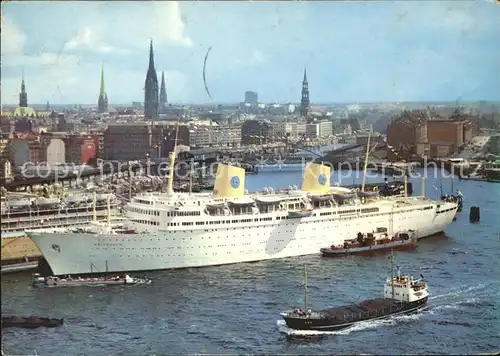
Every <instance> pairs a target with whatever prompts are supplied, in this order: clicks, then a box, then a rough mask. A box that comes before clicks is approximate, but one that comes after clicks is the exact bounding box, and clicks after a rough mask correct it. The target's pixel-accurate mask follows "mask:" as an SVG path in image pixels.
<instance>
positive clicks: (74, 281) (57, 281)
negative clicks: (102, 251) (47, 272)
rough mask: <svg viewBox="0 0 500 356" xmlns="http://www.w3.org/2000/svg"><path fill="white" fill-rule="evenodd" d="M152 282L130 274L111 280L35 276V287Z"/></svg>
mask: <svg viewBox="0 0 500 356" xmlns="http://www.w3.org/2000/svg"><path fill="white" fill-rule="evenodd" d="M150 283H151V280H150V279H147V278H132V277H130V276H129V275H128V274H126V275H125V277H118V276H117V277H111V278H72V277H71V276H68V278H61V277H57V276H49V277H42V276H40V274H38V273H35V274H33V282H32V284H33V287H77V286H87V287H96V286H98V287H100V286H116V285H124V284H126V285H134V284H150Z"/></svg>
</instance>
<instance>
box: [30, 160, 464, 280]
mask: <svg viewBox="0 0 500 356" xmlns="http://www.w3.org/2000/svg"><path fill="white" fill-rule="evenodd" d="M171 163H173V160H172V162H171ZM171 173H172V172H171ZM330 175H331V172H330V168H329V167H327V166H324V165H321V164H317V163H309V164H308V165H307V167H306V169H305V173H304V177H303V184H302V188H301V189H300V190H299V189H287V190H282V191H273V190H272V189H267V191H265V192H256V193H253V194H248V193H247V192H246V191H245V172H244V169H242V168H239V167H234V166H231V165H225V164H219V165H218V169H217V175H216V180H215V186H214V191H213V193H206V194H204V193H198V194H188V193H173V192H172V189H171V185H169V189H168V193H166V194H164V193H163V194H162V193H160V194H154V193H150V194H142V195H139V196H136V197H135V198H133V199H132V201H131V202H130V203H129V204H128V206H127V208H126V209H127V221H126V222H125V224H126V227H127V228H129V229H134V230H135V231H136V234H105V233H103V234H91V233H79V234H75V233H71V232H69V231H68V232H63V233H61V232H54V233H48V232H44V233H37V232H28V235H29V236H30V237H32V239H33V240H34V241H35V243H36V244H37V246H38V247H39V248H40V250H41V251H42V253H43V255H44V257H45V259H46V260H47V262H48V264H49V265H50V267H51V268H52V272H53V274H54V275H61V274H83V273H89V272H90V270H91V266H94V267H96V268H97V269H98V270H105V269H106V266H107V270H108V271H110V272H120V271H134V270H157V269H169V268H182V267H200V266H208V265H220V264H228V263H238V262H247V261H258V260H265V259H274V258H282V257H290V256H299V255H307V254H315V253H318V251H319V249H320V248H321V247H323V246H325V245H331V244H332V243H333V244H342V243H343V241H344V240H345V239H349V238H352V235H353V231H354V232H356V231H371V230H372V229H374V228H375V227H385V228H387V229H388V231H389V234H391V235H393V234H394V233H396V232H397V231H406V230H414V231H416V232H417V234H418V237H419V238H421V237H424V236H429V235H433V234H435V233H438V232H440V231H443V230H444V228H445V227H446V226H447V225H448V224H450V223H451V221H452V220H453V217H454V215H455V212H456V209H457V205H456V204H455V203H451V202H450V203H447V202H435V201H431V200H428V199H425V198H422V197H419V198H414V197H411V198H409V197H389V198H381V197H379V196H378V194H377V192H362V191H355V190H350V189H346V188H342V187H331V186H330ZM170 176H173V174H171V175H170ZM169 184H171V182H169ZM94 270H95V269H94Z"/></svg>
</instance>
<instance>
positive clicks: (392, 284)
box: [391, 249, 394, 299]
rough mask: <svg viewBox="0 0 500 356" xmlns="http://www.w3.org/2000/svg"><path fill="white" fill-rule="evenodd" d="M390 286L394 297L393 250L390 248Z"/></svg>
mask: <svg viewBox="0 0 500 356" xmlns="http://www.w3.org/2000/svg"><path fill="white" fill-rule="evenodd" d="M391 287H392V291H391V293H392V299H394V250H393V249H391Z"/></svg>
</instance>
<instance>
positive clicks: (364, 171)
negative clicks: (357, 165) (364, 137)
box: [361, 125, 372, 192]
mask: <svg viewBox="0 0 500 356" xmlns="http://www.w3.org/2000/svg"><path fill="white" fill-rule="evenodd" d="M371 137H372V127H371V125H370V132H369V133H368V142H367V143H366V156H365V165H364V167H363V183H362V185H361V191H362V192H364V191H365V182H366V170H367V169H368V156H369V155H370V139H371Z"/></svg>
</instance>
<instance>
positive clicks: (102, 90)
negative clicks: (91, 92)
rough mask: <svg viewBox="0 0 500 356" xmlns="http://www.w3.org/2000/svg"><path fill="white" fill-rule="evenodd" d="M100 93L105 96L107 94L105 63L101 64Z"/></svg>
mask: <svg viewBox="0 0 500 356" xmlns="http://www.w3.org/2000/svg"><path fill="white" fill-rule="evenodd" d="M99 95H102V96H103V97H104V96H106V87H105V86H104V64H101V90H100V91H99Z"/></svg>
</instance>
